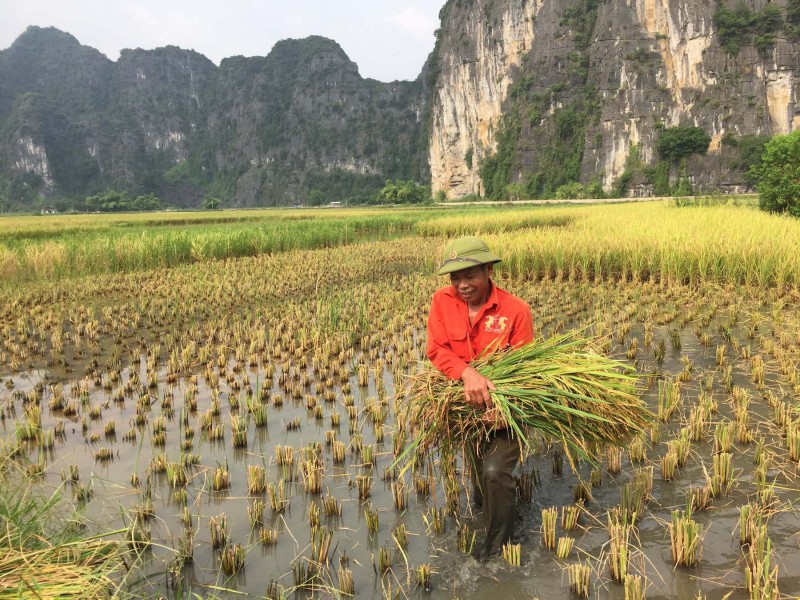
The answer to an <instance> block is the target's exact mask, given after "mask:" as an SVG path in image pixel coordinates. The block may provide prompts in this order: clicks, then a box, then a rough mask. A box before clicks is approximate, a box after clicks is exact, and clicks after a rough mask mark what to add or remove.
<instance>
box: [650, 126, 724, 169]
mask: <svg viewBox="0 0 800 600" xmlns="http://www.w3.org/2000/svg"><path fill="white" fill-rule="evenodd" d="M710 144H711V137H710V136H709V135H708V134H707V133H706V132H705V131H704V130H703V129H701V128H700V127H668V128H666V129H662V130H661V135H659V136H658V141H657V142H656V150H657V151H658V154H659V156H660V157H661V158H663V159H665V160H668V161H670V162H673V163H677V162H678V161H680V160H681V159H682V158H688V157H690V156H691V155H692V154H705V153H706V152H708V146H709V145H710Z"/></svg>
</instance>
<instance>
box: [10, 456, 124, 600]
mask: <svg viewBox="0 0 800 600" xmlns="http://www.w3.org/2000/svg"><path fill="white" fill-rule="evenodd" d="M5 460H8V459H5ZM9 468H11V469H14V468H15V467H13V466H12V467H10V466H9V465H4V466H3V470H4V471H5V470H6V469H9ZM13 479H14V476H13V475H12V474H8V473H6V474H4V475H2V476H0V524H2V531H0V599H3V600H5V599H11V598H27V597H31V598H44V599H48V598H63V599H67V598H84V599H89V600H91V599H95V598H97V599H100V598H110V597H112V596H113V595H114V594H115V591H116V590H117V586H118V584H119V581H120V574H121V572H122V569H123V564H124V563H123V554H124V553H123V550H122V547H121V543H120V541H119V536H120V534H121V533H123V531H114V532H109V533H106V534H102V535H97V536H87V535H85V534H83V533H82V532H81V529H80V527H78V526H77V522H76V521H73V520H69V519H64V518H63V517H62V516H61V515H63V505H62V502H63V500H62V494H61V491H62V490H61V488H58V489H56V490H55V491H54V492H53V493H52V494H51V495H50V496H43V495H41V494H38V493H36V492H34V491H33V489H32V487H31V486H24V485H21V484H18V483H15V482H14V481H13ZM115 537H116V538H117V539H116V540H115V539H114V538H115Z"/></svg>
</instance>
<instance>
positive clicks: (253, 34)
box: [0, 0, 444, 81]
mask: <svg viewBox="0 0 800 600" xmlns="http://www.w3.org/2000/svg"><path fill="white" fill-rule="evenodd" d="M443 4H444V0H225V1H222V2H220V1H219V0H216V1H212V0H192V1H186V0H131V1H124V0H66V1H65V0H24V1H23V0H0V14H1V15H3V16H2V19H0V49H5V48H8V47H9V46H10V45H11V44H12V43H13V42H14V40H15V39H16V38H17V37H18V36H19V35H20V34H21V33H22V32H23V31H25V29H26V28H27V27H28V26H29V25H39V26H41V27H49V26H52V27H56V28H58V29H61V30H62V31H66V32H68V33H71V34H72V35H74V36H75V37H76V38H77V39H78V41H80V42H81V43H82V44H84V45H85V46H91V47H93V48H96V49H98V50H100V51H101V52H102V53H103V54H105V55H106V56H108V57H109V58H110V59H112V60H117V58H119V51H120V50H121V49H123V48H144V49H152V48H158V47H160V46H167V45H173V46H180V47H181V48H185V49H193V50H196V51H197V52H200V53H201V54H204V55H205V56H206V57H208V58H209V59H211V60H212V61H213V62H214V63H216V64H219V62H220V60H222V59H223V58H225V57H228V56H236V55H244V56H266V55H267V54H268V53H269V51H270V49H271V48H272V46H274V45H275V42H277V41H279V40H282V39H286V38H303V37H307V36H309V35H322V36H325V37H329V38H332V39H334V40H336V41H337V42H338V43H339V45H340V46H341V47H342V48H343V49H344V51H345V52H346V53H347V55H348V56H349V57H350V60H352V61H353V62H355V63H356V64H357V65H358V68H359V72H360V73H361V76H362V77H370V78H373V79H378V80H380V81H394V80H396V79H400V80H409V79H416V77H417V75H419V73H420V71H421V70H422V65H423V63H424V62H425V59H426V58H427V56H428V54H429V53H430V52H431V50H433V44H434V36H433V32H434V31H435V30H436V29H437V28H438V27H439V17H438V14H439V9H440V8H441V7H442V5H443Z"/></svg>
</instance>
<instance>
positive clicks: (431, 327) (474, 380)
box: [427, 298, 495, 406]
mask: <svg viewBox="0 0 800 600" xmlns="http://www.w3.org/2000/svg"><path fill="white" fill-rule="evenodd" d="M427 355H428V358H429V359H430V361H431V362H432V363H433V366H434V367H436V368H437V369H438V370H439V371H441V372H442V373H444V374H445V375H447V377H449V378H450V379H460V380H461V381H463V382H464V397H465V398H466V401H467V402H468V403H470V404H474V405H476V406H489V405H491V402H492V399H491V396H490V395H489V390H493V389H495V387H494V384H493V383H492V382H491V381H490V380H489V379H487V378H486V377H484V376H483V375H481V374H480V373H479V372H478V371H476V370H475V369H474V368H472V367H470V366H469V364H468V363H467V361H465V360H464V359H463V358H461V357H460V356H458V354H456V353H455V352H454V351H453V349H452V347H451V345H450V338H449V337H448V335H447V328H446V327H445V324H444V319H443V318H442V316H441V314H440V310H439V306H438V305H437V303H436V299H435V298H434V300H433V303H432V304H431V310H430V312H429V313H428V346H427Z"/></svg>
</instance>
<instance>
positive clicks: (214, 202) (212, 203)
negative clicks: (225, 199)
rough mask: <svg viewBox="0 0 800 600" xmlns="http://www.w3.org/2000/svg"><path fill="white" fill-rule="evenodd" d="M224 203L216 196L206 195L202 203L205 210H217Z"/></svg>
mask: <svg viewBox="0 0 800 600" xmlns="http://www.w3.org/2000/svg"><path fill="white" fill-rule="evenodd" d="M221 205H222V200H220V199H219V198H215V197H214V196H206V197H205V198H203V203H202V204H201V205H200V206H201V208H202V209H203V210H216V209H218V208H219V207H220V206H221Z"/></svg>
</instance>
